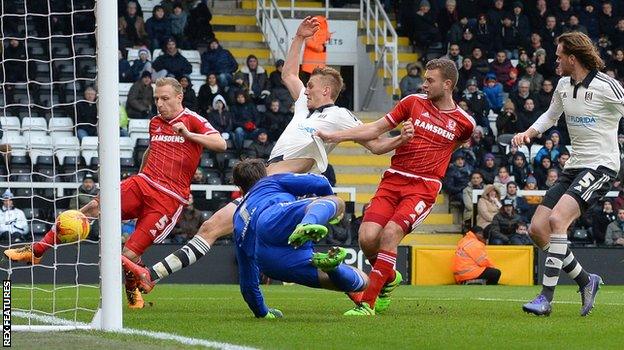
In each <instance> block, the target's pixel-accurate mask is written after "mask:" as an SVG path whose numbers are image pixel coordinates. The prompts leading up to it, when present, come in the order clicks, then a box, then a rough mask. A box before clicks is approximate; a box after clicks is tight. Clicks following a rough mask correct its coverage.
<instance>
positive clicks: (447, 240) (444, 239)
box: [401, 232, 463, 245]
mask: <svg viewBox="0 0 624 350" xmlns="http://www.w3.org/2000/svg"><path fill="white" fill-rule="evenodd" d="M462 237H463V236H462V235H461V234H458V233H434V234H431V233H418V232H416V233H414V234H411V235H407V236H405V238H403V240H402V241H401V245H457V242H459V240H460V239H462Z"/></svg>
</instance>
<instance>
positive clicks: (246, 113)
mask: <svg viewBox="0 0 624 350" xmlns="http://www.w3.org/2000/svg"><path fill="white" fill-rule="evenodd" d="M235 98H236V102H235V103H234V104H233V105H232V107H231V108H230V110H231V112H232V124H233V127H234V139H233V141H234V145H235V146H236V149H238V150H241V149H243V142H244V141H245V139H251V138H253V135H254V131H256V128H257V125H258V110H257V109H256V105H254V104H253V103H251V102H249V99H248V97H247V95H246V94H245V93H244V92H238V93H236V96H235Z"/></svg>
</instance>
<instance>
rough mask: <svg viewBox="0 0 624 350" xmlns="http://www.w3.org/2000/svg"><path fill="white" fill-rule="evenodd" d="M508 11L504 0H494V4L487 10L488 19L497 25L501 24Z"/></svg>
mask: <svg viewBox="0 0 624 350" xmlns="http://www.w3.org/2000/svg"><path fill="white" fill-rule="evenodd" d="M506 13H507V11H506V10H505V3H504V2H503V0H494V6H493V8H492V9H490V10H489V11H488V12H487V17H488V21H489V22H490V23H491V24H492V25H493V26H495V27H498V26H500V24H501V23H502V21H503V16H504V15H505V14H506Z"/></svg>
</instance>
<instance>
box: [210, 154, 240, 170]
mask: <svg viewBox="0 0 624 350" xmlns="http://www.w3.org/2000/svg"><path fill="white" fill-rule="evenodd" d="M215 157H216V159H217V164H218V165H219V168H220V169H225V168H226V166H227V165H228V162H229V160H230V159H238V154H237V153H236V152H234V151H225V152H221V153H217V154H216V156H215Z"/></svg>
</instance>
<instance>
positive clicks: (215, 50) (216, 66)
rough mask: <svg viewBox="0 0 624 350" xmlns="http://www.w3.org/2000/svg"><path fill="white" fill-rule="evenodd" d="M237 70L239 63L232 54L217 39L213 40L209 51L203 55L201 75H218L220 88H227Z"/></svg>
mask: <svg viewBox="0 0 624 350" xmlns="http://www.w3.org/2000/svg"><path fill="white" fill-rule="evenodd" d="M237 69H238V63H237V62H236V59H235V58H234V56H232V53H231V52H230V51H228V50H226V49H224V48H223V47H221V45H220V44H219V41H218V40H217V39H212V40H211V41H210V44H209V46H208V50H206V52H204V53H203V54H202V55H201V70H200V71H201V74H203V75H208V74H211V73H214V74H216V75H217V79H218V80H219V86H222V87H223V88H225V87H227V86H229V85H230V83H231V82H232V74H234V72H236V70H237Z"/></svg>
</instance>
